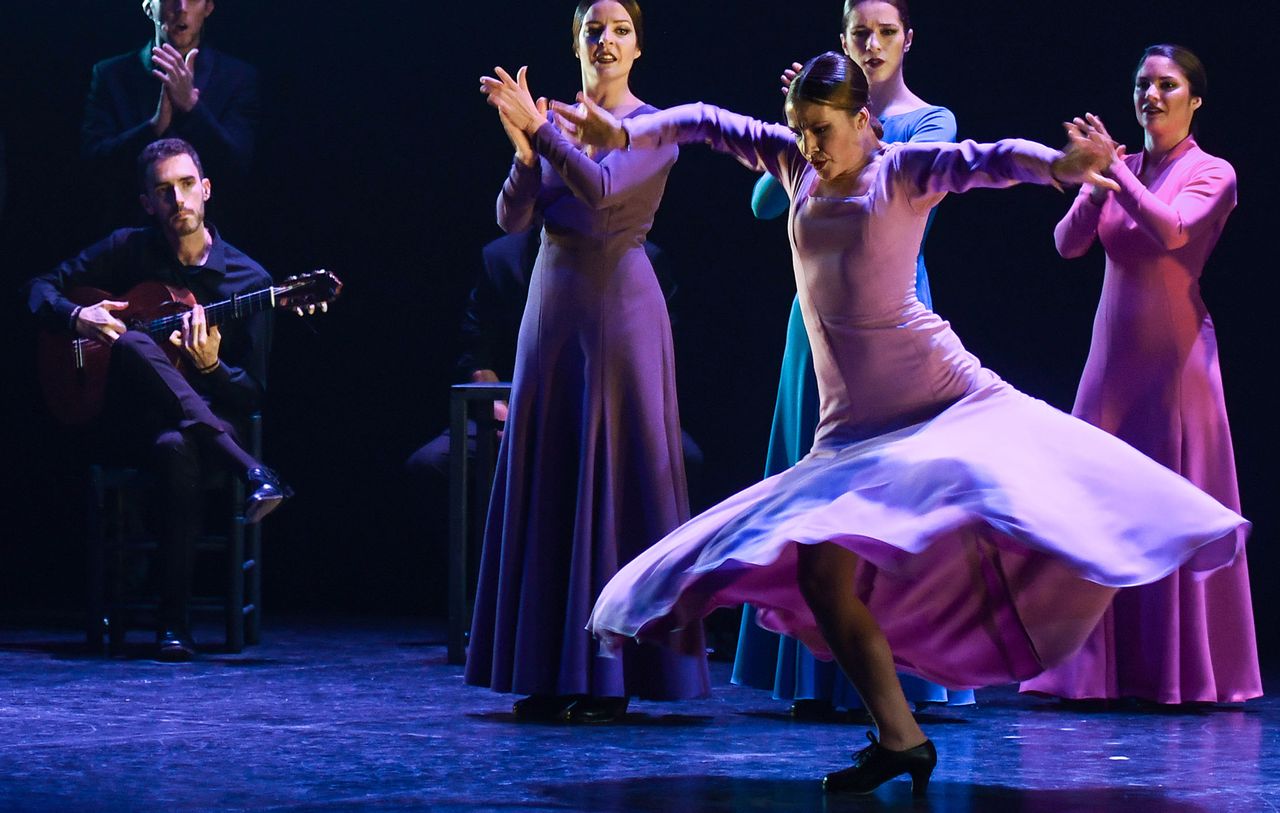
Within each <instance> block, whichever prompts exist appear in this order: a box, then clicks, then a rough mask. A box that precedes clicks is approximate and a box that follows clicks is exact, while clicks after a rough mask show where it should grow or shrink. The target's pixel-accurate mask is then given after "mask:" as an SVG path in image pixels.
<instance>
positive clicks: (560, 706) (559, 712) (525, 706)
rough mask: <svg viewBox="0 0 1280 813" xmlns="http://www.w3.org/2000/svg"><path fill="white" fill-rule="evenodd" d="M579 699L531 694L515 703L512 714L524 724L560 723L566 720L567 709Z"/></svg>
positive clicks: (571, 696) (557, 695)
mask: <svg viewBox="0 0 1280 813" xmlns="http://www.w3.org/2000/svg"><path fill="white" fill-rule="evenodd" d="M577 699H578V698H577V696H576V695H560V694H531V695H529V696H528V697H526V698H523V699H521V700H517V701H516V702H515V703H513V704H512V705H511V713H512V714H514V715H515V716H516V719H517V720H521V721H524V722H534V723H552V722H559V721H561V720H563V719H564V713H565V709H567V708H569V706H571V705H573V703H574V701H576V700H577Z"/></svg>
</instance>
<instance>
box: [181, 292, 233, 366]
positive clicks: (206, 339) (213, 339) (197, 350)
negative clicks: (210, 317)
mask: <svg viewBox="0 0 1280 813" xmlns="http://www.w3.org/2000/svg"><path fill="white" fill-rule="evenodd" d="M169 343H170V344H172V345H174V346H175V347H181V348H182V351H183V352H184V353H186V354H187V358H189V359H191V363H192V364H193V365H194V366H195V368H196V370H198V371H201V372H206V373H211V372H213V371H214V370H215V369H217V367H218V348H219V347H221V345H222V333H221V332H219V331H218V326H217V325H214V326H213V327H210V326H209V323H208V322H207V321H205V317H204V308H203V307H201V306H200V305H196V306H195V307H193V308H192V309H191V310H190V311H189V312H187V313H186V314H183V317H182V330H175V331H173V333H170V334H169Z"/></svg>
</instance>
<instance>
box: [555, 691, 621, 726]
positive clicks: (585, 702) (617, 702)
mask: <svg viewBox="0 0 1280 813" xmlns="http://www.w3.org/2000/svg"><path fill="white" fill-rule="evenodd" d="M629 699H630V698H626V697H596V696H594V695H587V696H586V697H583V698H581V699H579V700H577V701H576V702H574V703H573V704H572V705H570V706H569V707H568V708H567V709H565V710H564V714H563V715H562V717H561V719H563V720H564V721H565V722H566V723H613V722H616V721H618V720H621V719H622V718H623V716H624V715H626V713H627V703H628V700H629Z"/></svg>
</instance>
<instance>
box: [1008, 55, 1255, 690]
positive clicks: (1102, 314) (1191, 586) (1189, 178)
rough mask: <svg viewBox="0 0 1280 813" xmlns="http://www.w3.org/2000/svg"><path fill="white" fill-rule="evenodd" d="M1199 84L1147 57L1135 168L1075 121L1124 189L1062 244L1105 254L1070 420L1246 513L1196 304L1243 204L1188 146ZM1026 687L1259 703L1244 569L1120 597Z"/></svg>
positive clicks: (1073, 221)
mask: <svg viewBox="0 0 1280 813" xmlns="http://www.w3.org/2000/svg"><path fill="white" fill-rule="evenodd" d="M1205 84H1206V82H1205V72H1204V66H1203V65H1202V64H1201V63H1200V60H1199V59H1197V58H1196V56H1195V55H1194V54H1192V53H1191V52H1190V51H1188V50H1187V49H1185V48H1181V47H1178V46H1176V45H1154V46H1152V47H1150V48H1148V49H1147V50H1146V52H1145V53H1143V55H1142V58H1141V59H1140V60H1139V61H1138V69H1137V72H1136V73H1135V76H1134V88H1133V106H1134V112H1135V113H1136V115H1137V117H1138V123H1139V124H1141V125H1142V129H1143V136H1144V138H1143V150H1142V152H1141V153H1140V154H1138V155H1131V156H1126V155H1125V154H1124V149H1123V148H1122V147H1121V148H1117V147H1116V146H1115V144H1114V142H1112V141H1111V138H1110V136H1109V135H1108V134H1107V131H1106V128H1105V127H1104V126H1103V124H1102V122H1101V121H1100V120H1099V119H1098V118H1097V117H1094V116H1089V117H1087V120H1080V121H1079V122H1078V123H1077V124H1076V125H1075V126H1076V127H1078V128H1079V129H1080V131H1081V132H1083V133H1087V134H1088V135H1090V136H1091V137H1093V138H1096V139H1098V140H1099V142H1100V143H1102V144H1103V145H1104V146H1105V147H1106V149H1107V150H1108V154H1109V155H1110V156H1111V160H1110V163H1109V165H1108V167H1107V168H1106V169H1105V170H1104V171H1103V174H1104V175H1106V176H1107V177H1109V178H1111V179H1113V180H1114V181H1115V182H1116V184H1117V185H1118V187H1119V189H1117V190H1116V191H1108V190H1105V189H1098V188H1094V187H1090V186H1085V187H1084V188H1082V189H1081V190H1080V194H1079V195H1078V196H1077V197H1076V200H1075V203H1074V204H1073V205H1072V207H1071V210H1070V211H1069V212H1067V215H1066V217H1064V218H1063V219H1062V222H1060V223H1059V224H1058V227H1057V229H1055V230H1054V238H1055V240H1056V241H1057V245H1058V252H1059V253H1060V254H1062V256H1064V257H1080V256H1083V255H1084V254H1085V252H1086V251H1088V250H1089V247H1090V246H1091V245H1092V244H1093V242H1094V240H1095V239H1096V240H1099V241H1101V242H1102V247H1103V248H1104V249H1105V250H1106V256H1107V262H1106V272H1105V276H1104V279H1103V283H1102V299H1101V302H1100V303H1099V304H1098V314H1097V318H1096V319H1095V320H1094V324H1093V343H1092V346H1091V347H1090V349H1089V361H1088V363H1087V364H1086V365H1085V369H1084V376H1083V377H1082V378H1081V380H1080V389H1079V392H1078V393H1077V394H1076V404H1075V409H1074V410H1072V413H1073V414H1074V415H1076V416H1078V417H1080V418H1083V419H1084V420H1086V421H1088V422H1089V423H1091V424H1093V425H1094V426H1098V427H1101V428H1102V429H1105V430H1107V431H1108V432H1110V433H1112V434H1113V435H1115V436H1117V437H1119V438H1121V439H1122V440H1125V441H1126V442H1128V443H1129V444H1130V445H1131V446H1133V447H1134V448H1136V449H1138V450H1139V451H1141V452H1143V453H1145V454H1146V455H1148V456H1150V457H1151V458H1152V459H1154V460H1155V461H1156V462H1158V463H1163V464H1164V465H1165V466H1168V467H1169V468H1171V469H1173V470H1174V471H1176V472H1177V473H1179V474H1181V475H1182V476H1183V477H1186V478H1187V479H1188V480H1190V481H1191V482H1193V483H1195V484H1196V485H1198V486H1200V488H1202V489H1204V490H1205V491H1207V492H1208V493H1209V494H1211V495H1213V497H1215V498H1216V499H1217V500H1219V501H1220V502H1222V503H1223V504H1224V505H1227V506H1230V507H1231V508H1233V509H1236V510H1239V506H1240V493H1239V490H1238V489H1237V487H1236V468H1235V456H1234V454H1233V452H1232V448H1231V428H1230V426H1229V425H1228V424H1227V410H1226V405H1225V402H1224V400H1223V396H1222V376H1221V374H1220V372H1219V370H1218V341H1217V338H1216V336H1215V334H1214V329H1213V319H1212V318H1211V317H1210V316H1209V311H1208V310H1207V309H1206V308H1205V306H1204V300H1202V299H1201V298H1200V274H1201V272H1202V271H1203V270H1204V264H1205V260H1206V259H1207V258H1208V256H1209V253H1210V252H1211V251H1213V247H1214V245H1215V244H1217V242H1218V237H1219V236H1220V235H1221V234H1222V227H1223V225H1224V224H1225V223H1226V220H1227V215H1228V214H1230V212H1231V210H1232V209H1233V208H1235V205H1236V175H1235V171H1234V170H1233V169H1232V168H1231V165H1230V164H1228V163H1227V162H1226V161H1224V160H1222V159H1221V158H1215V157H1214V156H1212V155H1209V154H1208V153H1206V152H1204V151H1203V150H1201V149H1200V147H1199V145H1198V144H1196V140H1195V136H1193V135H1192V132H1191V130H1192V122H1193V120H1194V116H1195V113H1196V110H1197V109H1199V107H1200V106H1201V104H1202V103H1203V101H1204V94H1205ZM1022 688H1023V690H1024V691H1029V692H1038V693H1041V694H1048V695H1054V696H1057V697H1063V698H1068V699H1077V700H1079V699H1115V698H1122V697H1134V698H1139V699H1142V700H1147V701H1151V702H1155V703H1215V702H1219V703H1226V702H1239V701H1243V700H1248V699H1249V698H1251V697H1258V696H1260V695H1261V694H1262V679H1261V674H1260V672H1259V669H1258V647H1257V642H1256V640H1255V637H1254V627H1253V609H1252V606H1251V602H1250V597H1249V570H1248V565H1247V564H1246V562H1245V557H1244V556H1243V555H1241V556H1240V557H1239V558H1238V559H1236V562H1235V564H1233V565H1232V566H1231V567H1227V568H1223V569H1222V570H1219V571H1217V572H1215V573H1214V574H1213V575H1211V576H1209V577H1208V578H1207V579H1205V578H1197V577H1196V574H1194V573H1190V572H1187V571H1186V570H1179V571H1178V572H1176V573H1172V574H1170V575H1169V576H1167V577H1166V578H1164V579H1161V580H1160V581H1158V582H1156V583H1155V584H1148V585H1143V586H1142V587H1133V588H1129V589H1127V590H1121V591H1120V592H1119V593H1118V594H1117V595H1116V598H1115V601H1114V602H1113V603H1112V606H1111V609H1110V610H1108V611H1107V614H1106V616H1104V617H1103V619H1102V623H1101V624H1100V625H1099V626H1098V628H1097V630H1095V631H1094V634H1093V635H1092V636H1091V637H1090V638H1089V641H1088V642H1087V643H1086V644H1085V646H1084V648H1083V649H1081V650H1080V652H1079V653H1078V654H1077V655H1076V656H1075V657H1073V658H1072V659H1071V660H1069V661H1067V662H1066V663H1063V664H1060V665H1059V666H1057V667H1055V668H1053V669H1050V670H1049V671H1047V672H1045V673H1044V674H1043V675H1040V676H1039V677H1037V678H1035V679H1034V680H1031V681H1028V682H1027V683H1024V684H1023V687H1022Z"/></svg>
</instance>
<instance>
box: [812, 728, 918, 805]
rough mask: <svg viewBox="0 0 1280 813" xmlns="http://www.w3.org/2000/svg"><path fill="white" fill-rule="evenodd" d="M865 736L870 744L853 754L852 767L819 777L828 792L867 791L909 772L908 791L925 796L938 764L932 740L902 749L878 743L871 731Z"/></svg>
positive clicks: (913, 794)
mask: <svg viewBox="0 0 1280 813" xmlns="http://www.w3.org/2000/svg"><path fill="white" fill-rule="evenodd" d="M867 739H869V740H871V744H870V745H868V746H867V747H866V748H863V749H862V750H861V751H859V752H858V753H856V754H854V755H853V767H852V768H845V769H844V770H843V771H836V772H835V773H829V774H827V775H826V776H825V777H823V778H822V789H823V790H825V791H826V792H828V793H870V792H871V791H873V790H875V789H876V788H878V787H880V786H881V785H883V784H884V783H885V782H888V781H889V780H890V779H893V778H894V777H895V776H902V775H903V774H904V773H906V774H911V795H912V796H917V797H919V796H924V794H925V791H926V790H927V789H928V787H929V777H930V776H932V775H933V769H934V767H935V766H936V765H937V764H938V752H937V750H935V749H934V747H933V741H932V740H925V741H924V742H922V743H920V744H919V745H917V746H916V747H914V748H908V749H907V750H905V751H890V750H889V749H888V748H885V747H883V746H881V745H880V743H879V741H877V740H876V735H875V734H872V733H871V732H870V731H868V732H867Z"/></svg>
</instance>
